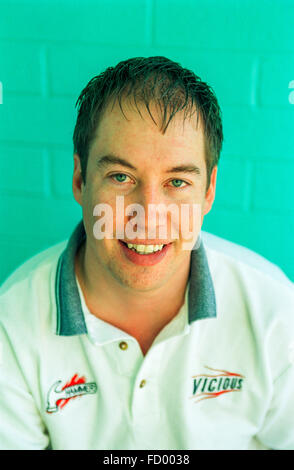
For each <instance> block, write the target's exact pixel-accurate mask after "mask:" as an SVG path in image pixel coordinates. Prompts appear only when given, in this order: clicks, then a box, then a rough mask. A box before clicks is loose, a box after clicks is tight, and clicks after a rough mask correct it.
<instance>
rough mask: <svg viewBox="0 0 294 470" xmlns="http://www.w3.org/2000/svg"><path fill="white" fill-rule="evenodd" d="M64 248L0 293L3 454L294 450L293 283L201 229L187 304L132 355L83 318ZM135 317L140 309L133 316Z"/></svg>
mask: <svg viewBox="0 0 294 470" xmlns="http://www.w3.org/2000/svg"><path fill="white" fill-rule="evenodd" d="M84 239H85V231H84V226H83V223H82V222H80V224H79V225H78V226H77V227H76V229H75V231H74V233H73V234H72V236H71V238H70V240H69V241H68V243H66V242H63V243H61V244H58V245H56V246H55V247H52V248H50V249H48V250H46V251H44V252H42V253H41V254H39V255H37V256H36V257H34V258H32V259H31V260H29V261H28V262H26V263H25V264H24V265H23V266H22V267H20V268H19V269H18V270H17V271H16V272H15V273H14V274H13V275H12V276H10V278H9V279H8V280H7V281H6V282H5V283H4V285H3V286H2V288H1V291H0V341H1V353H2V354H1V365H0V416H1V419H0V448H1V449H45V448H51V449H91V450H92V449H104V450H122V449H126V450H138V449H147V450H159V449H164V450H167V449H171V450H188V449H211V450H217V449H230V450H234V449H237V450H242V449H267V448H272V449H285V450H286V449H292V450H293V449H294V292H293V284H292V283H291V282H290V281H289V280H288V279H287V278H286V276H285V275H283V273H282V272H281V271H280V270H279V268H277V267H275V266H274V265H272V264H271V263H269V262H268V261H266V260H264V259H263V258H261V257H259V256H258V255H256V254H254V253H253V252H251V251H250V250H247V249H245V248H242V247H239V246H238V245H235V244H232V243H230V242H227V241H225V240H223V239H220V238H218V237H214V236H212V235H209V234H205V233H202V237H201V240H202V242H201V244H200V247H199V248H198V249H196V250H193V251H192V253H191V266H190V277H189V282H188V285H187V288H186V296H185V303H184V304H183V306H182V308H181V309H180V310H179V312H178V314H177V315H176V316H175V317H174V318H173V320H172V321H171V322H170V323H169V324H168V325H166V326H165V328H163V330H162V331H161V332H160V333H159V335H158V336H157V338H156V339H155V340H154V342H153V344H152V346H151V348H150V349H149V350H148V352H147V354H146V356H143V354H142V352H141V349H140V346H139V344H138V342H137V341H136V339H135V338H133V337H132V336H130V335H128V334H127V333H125V332H123V331H121V330H120V329H118V328H115V327H114V326H112V325H110V324H108V323H106V322H104V321H102V320H100V319H98V318H96V317H94V316H93V315H92V314H91V313H90V312H89V310H88V308H87V306H86V304H85V300H84V298H83V293H82V291H81V288H80V286H79V285H78V283H77V279H76V275H75V271H74V256H75V253H76V250H77V248H78V246H79V245H80V244H81V243H82V242H83V241H84ZM142 315H144V312H142Z"/></svg>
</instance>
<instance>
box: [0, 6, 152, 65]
mask: <svg viewBox="0 0 294 470" xmlns="http://www.w3.org/2000/svg"><path fill="white" fill-rule="evenodd" d="M147 3H148V0H128V1H121V0H112V1H109V0H75V1H69V0H63V1H57V0H51V1H50V2H49V1H48V2H47V1H46V2H45V1H42V2H40V1H39V0H34V1H32V0H31V1H29V0H23V1H21V2H19V1H18V2H16V1H11V0H2V1H1V15H0V38H4V39H7V38H11V37H12V38H18V39H22V40H27V39H34V40H35V39H36V40H54V41H60V40H61V41H68V42H71V41H78V42H96V43H100V44H101V43H102V44H105V43H106V44H114V45H117V44H130V43H133V44H142V45H143V44H144V43H145V42H146V41H147V40H148V38H149V35H148V34H149V33H148V34H147V25H148V22H146V15H147V14H148V4H147ZM13 5H15V8H13ZM12 10H13V11H12ZM32 18H33V24H32ZM97 54H98V55H99V50H97ZM73 60H74V59H73Z"/></svg>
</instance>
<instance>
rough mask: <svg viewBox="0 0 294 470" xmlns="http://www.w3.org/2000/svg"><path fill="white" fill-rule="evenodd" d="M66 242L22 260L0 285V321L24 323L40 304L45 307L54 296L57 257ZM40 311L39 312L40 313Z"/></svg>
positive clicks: (4, 322)
mask: <svg viewBox="0 0 294 470" xmlns="http://www.w3.org/2000/svg"><path fill="white" fill-rule="evenodd" d="M66 244H67V240H66V241H62V242H60V243H58V244H56V245H53V246H51V247H50V248H47V249H46V250H43V251H42V252H40V253H38V254H36V255H35V256H33V257H32V258H30V259H28V260H27V261H25V262H24V263H23V264H22V265H21V266H19V267H18V268H17V269H16V270H15V271H14V272H13V273H12V274H10V276H9V277H8V278H7V279H6V280H5V281H4V283H3V284H2V285H1V287H0V323H1V324H2V325H3V324H6V325H7V326H8V324H10V323H11V324H14V325H15V324H16V322H18V321H19V322H20V323H21V324H22V325H24V324H26V325H27V324H28V323H29V321H30V319H31V320H33V318H32V316H34V315H35V313H36V311H37V310H38V309H35V308H33V306H34V305H36V304H37V305H39V306H40V305H42V306H44V309H45V308H46V309H48V308H50V307H49V304H50V302H51V299H52V300H53V299H54V298H55V297H54V296H55V277H56V268H57V263H58V259H59V257H60V255H61V253H62V252H63V250H64V249H65V247H66ZM40 313H41V312H40Z"/></svg>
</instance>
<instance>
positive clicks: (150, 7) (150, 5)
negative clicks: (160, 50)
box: [145, 0, 154, 47]
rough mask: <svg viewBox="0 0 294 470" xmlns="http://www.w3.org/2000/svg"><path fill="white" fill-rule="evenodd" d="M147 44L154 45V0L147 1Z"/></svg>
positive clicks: (148, 45)
mask: <svg viewBox="0 0 294 470" xmlns="http://www.w3.org/2000/svg"><path fill="white" fill-rule="evenodd" d="M145 27H146V46H147V47H152V46H153V42H154V0H147V1H146V22H145Z"/></svg>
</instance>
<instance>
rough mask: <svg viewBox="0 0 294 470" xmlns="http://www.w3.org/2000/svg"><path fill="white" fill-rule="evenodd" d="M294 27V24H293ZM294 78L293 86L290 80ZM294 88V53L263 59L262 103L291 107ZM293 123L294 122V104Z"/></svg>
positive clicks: (260, 91) (293, 107) (261, 78)
mask: <svg viewBox="0 0 294 470" xmlns="http://www.w3.org/2000/svg"><path fill="white" fill-rule="evenodd" d="M293 27H294V26H293ZM292 80H293V84H292V88H290V86H291V85H290V82H291V81H292ZM291 90H294V54H283V55H282V54H277V55H272V56H268V57H264V58H263V59H262V60H261V77H260V89H259V96H260V104H261V105H262V106H271V107H273V106H285V107H287V108H290V107H291V102H290V93H291ZM292 110H293V124H294V106H293V103H292Z"/></svg>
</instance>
